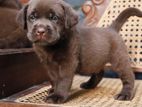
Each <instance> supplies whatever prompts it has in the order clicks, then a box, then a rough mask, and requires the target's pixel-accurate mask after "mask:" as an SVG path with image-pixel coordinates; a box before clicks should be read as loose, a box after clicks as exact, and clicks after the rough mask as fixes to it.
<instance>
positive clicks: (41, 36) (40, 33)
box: [36, 27, 46, 40]
mask: <svg viewBox="0 0 142 107" xmlns="http://www.w3.org/2000/svg"><path fill="white" fill-rule="evenodd" d="M45 35H46V30H45V28H44V27H39V28H37V29H36V36H37V38H38V39H39V40H42V39H44V38H45Z"/></svg>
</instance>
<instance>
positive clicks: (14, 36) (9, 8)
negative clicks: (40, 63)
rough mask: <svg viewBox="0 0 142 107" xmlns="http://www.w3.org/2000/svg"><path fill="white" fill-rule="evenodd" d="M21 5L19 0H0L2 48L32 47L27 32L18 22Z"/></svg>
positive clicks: (0, 41) (0, 38)
mask: <svg viewBox="0 0 142 107" xmlns="http://www.w3.org/2000/svg"><path fill="white" fill-rule="evenodd" d="M21 7H22V4H21V3H20V2H19V1H18V0H0V49H6V48H26V47H31V43H30V42H29V40H28V39H27V37H26V32H25V31H24V30H23V29H21V27H19V25H18V24H17V22H16V16H17V13H18V12H19V9H20V8H21Z"/></svg>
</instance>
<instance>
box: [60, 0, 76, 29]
mask: <svg viewBox="0 0 142 107" xmlns="http://www.w3.org/2000/svg"><path fill="white" fill-rule="evenodd" d="M61 5H62V7H63V9H64V12H65V13H64V14H65V27H66V28H67V29H69V28H72V27H73V26H75V25H76V24H77V23H78V20H79V19H78V15H77V13H76V12H75V10H74V9H73V8H72V7H71V6H70V5H69V4H67V3H66V2H64V1H62V3H61Z"/></svg>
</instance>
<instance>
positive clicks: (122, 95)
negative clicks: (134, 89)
mask: <svg viewBox="0 0 142 107" xmlns="http://www.w3.org/2000/svg"><path fill="white" fill-rule="evenodd" d="M114 98H115V100H123V101H128V100H132V99H133V94H132V93H130V92H125V93H124V92H121V93H119V94H117V95H116V96H115V97H114Z"/></svg>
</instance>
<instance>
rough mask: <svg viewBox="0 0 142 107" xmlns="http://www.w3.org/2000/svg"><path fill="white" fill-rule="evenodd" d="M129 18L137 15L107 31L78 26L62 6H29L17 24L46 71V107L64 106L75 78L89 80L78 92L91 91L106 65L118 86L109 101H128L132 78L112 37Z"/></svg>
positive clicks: (52, 0)
mask: <svg viewBox="0 0 142 107" xmlns="http://www.w3.org/2000/svg"><path fill="white" fill-rule="evenodd" d="M135 15H136V16H139V17H142V12H141V11H139V10H138V9H135V8H129V9H126V10H124V11H123V12H122V13H121V14H120V15H119V16H118V18H117V19H116V20H115V21H114V22H113V24H112V25H111V26H110V27H108V28H96V27H87V26H85V25H81V26H78V16H77V14H76V12H75V11H74V9H73V8H72V7H71V6H70V5H69V4H67V3H66V2H64V1H63V0H31V1H30V2H29V3H28V4H27V5H26V6H25V7H24V8H23V9H22V10H21V11H20V13H19V15H18V18H17V19H18V22H19V23H20V25H21V26H22V27H23V28H24V29H25V30H26V31H27V37H28V39H29V40H30V41H31V42H32V43H33V48H34V50H35V52H36V54H37V55H38V57H39V58H40V61H41V63H43V64H44V66H45V68H46V70H47V72H46V73H47V76H48V78H49V81H50V83H51V85H52V90H51V91H50V94H49V96H47V102H49V103H63V102H65V101H67V99H68V98H69V91H70V88H71V85H72V81H73V77H74V75H75V73H79V74H84V75H90V76H91V77H90V79H89V80H88V81H87V82H85V83H83V84H81V87H82V88H85V89H90V88H94V87H96V85H97V84H98V83H99V82H100V81H101V79H102V76H103V69H104V66H105V64H106V63H108V62H109V63H111V65H112V70H114V71H116V72H117V73H118V74H119V76H120V78H121V80H122V84H123V87H122V90H121V92H120V93H119V94H118V95H116V97H115V98H116V99H117V100H131V99H132V98H133V89H134V79H135V77H134V74H133V71H132V68H131V65H130V60H129V56H128V52H127V49H126V46H125V43H124V42H123V40H122V38H121V36H120V35H118V31H119V30H120V28H121V27H122V25H123V24H124V23H125V21H126V20H127V19H128V18H129V17H130V16H135Z"/></svg>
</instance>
